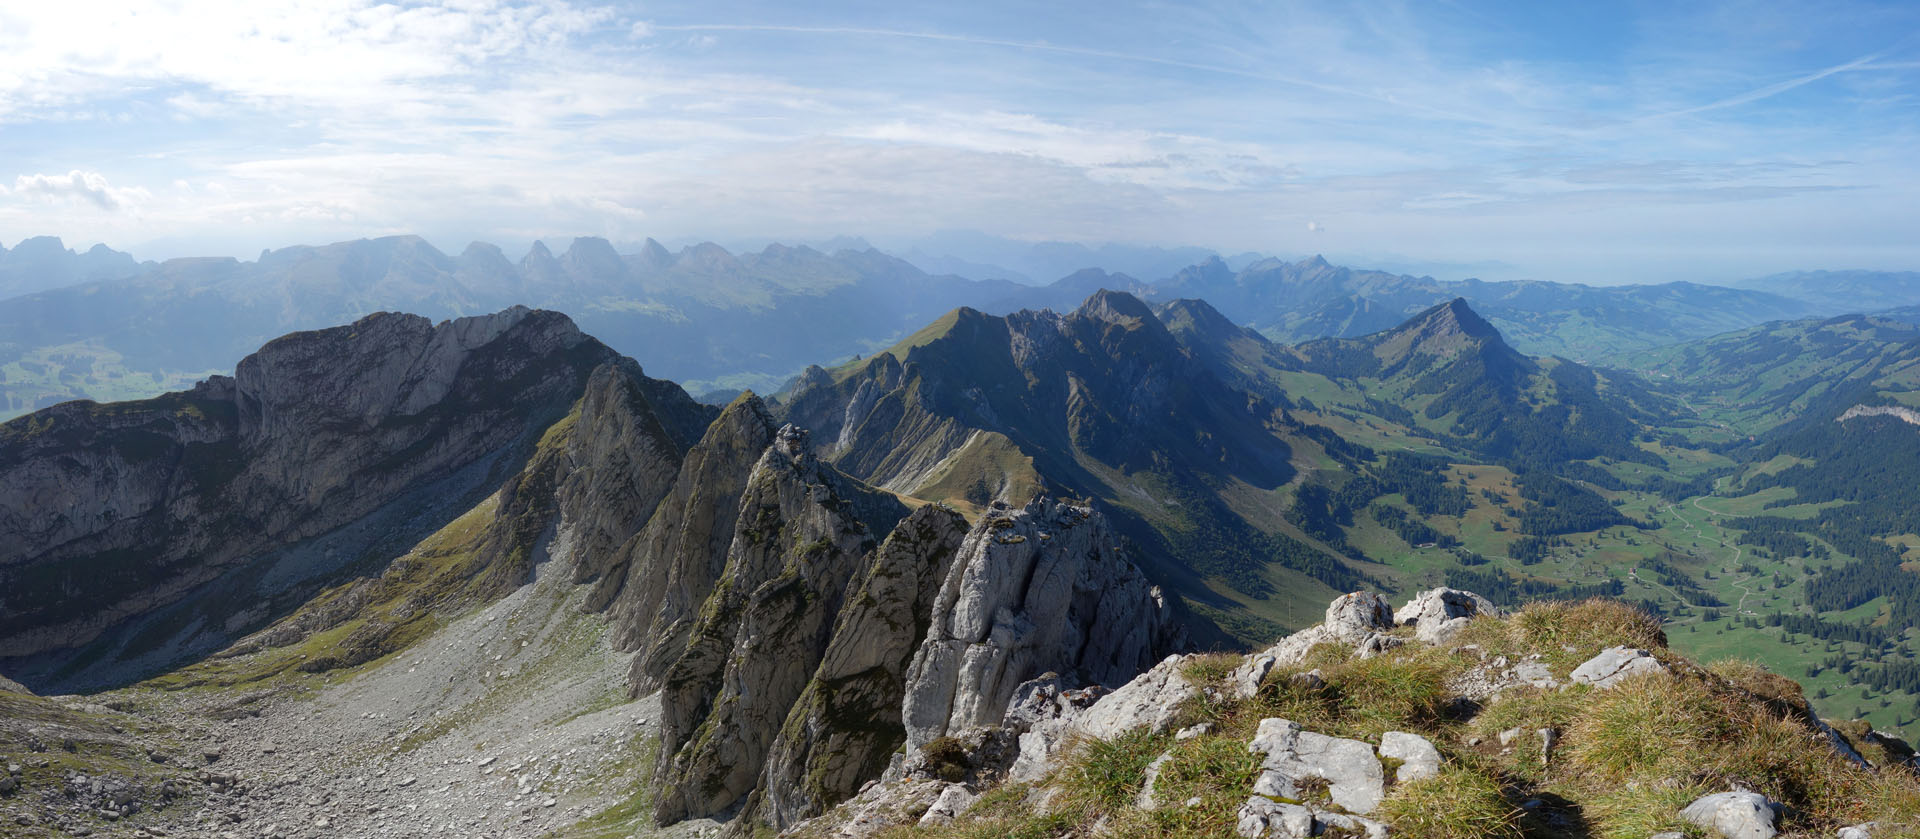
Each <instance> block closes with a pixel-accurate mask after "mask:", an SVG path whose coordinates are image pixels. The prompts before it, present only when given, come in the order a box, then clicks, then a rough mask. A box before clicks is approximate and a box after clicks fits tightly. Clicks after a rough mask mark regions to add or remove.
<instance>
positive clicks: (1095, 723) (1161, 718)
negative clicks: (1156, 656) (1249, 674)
mask: <svg viewBox="0 0 1920 839" xmlns="http://www.w3.org/2000/svg"><path fill="white" fill-rule="evenodd" d="M1186 665H1187V657H1186V656H1181V655H1171V656H1167V657H1166V659H1165V660H1163V661H1161V662H1160V663H1159V664H1156V665H1154V667H1153V669H1152V670H1148V671H1147V672H1145V673H1142V674H1140V675H1139V676H1138V677H1137V678H1135V679H1134V680H1133V681H1130V682H1128V683H1126V684H1125V685H1122V686H1120V688H1119V689H1117V690H1115V691H1113V692H1112V693H1109V694H1107V695H1105V696H1102V697H1100V699H1099V700H1098V701H1096V702H1094V703H1093V707H1091V708H1088V709H1087V710H1086V711H1085V712H1084V713H1082V714H1080V715H1079V716H1078V717H1076V718H1075V720H1074V727H1075V728H1076V729H1078V730H1079V731H1081V732H1082V733H1085V734H1087V735H1090V736H1093V737H1098V738H1100V739H1102V740H1112V739H1113V738H1115V737H1118V736H1120V735H1121V734H1124V733H1126V732H1128V731H1131V730H1133V729H1136V728H1144V729H1146V730H1148V731H1151V732H1153V733H1154V734H1159V733H1161V732H1164V731H1166V730H1167V729H1168V728H1170V727H1172V725H1173V722H1174V720H1175V719H1176V718H1177V717H1178V716H1179V713H1180V706H1181V704H1182V703H1185V702H1186V701H1187V700H1188V699H1191V698H1193V697H1196V696H1199V695H1200V689H1199V688H1197V687H1194V686H1193V685H1191V684H1189V683H1188V682H1187V679H1186V676H1185V675H1184V674H1183V672H1182V671H1183V670H1184V669H1185V668H1186Z"/></svg>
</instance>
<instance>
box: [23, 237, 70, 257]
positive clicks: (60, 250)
mask: <svg viewBox="0 0 1920 839" xmlns="http://www.w3.org/2000/svg"><path fill="white" fill-rule="evenodd" d="M13 252H14V253H16V254H20V253H30V254H31V253H41V254H65V253H67V244H66V243H65V242H63V241H61V240H60V237H58V236H33V237H30V238H26V239H21V240H20V244H17V245H14V246H13Z"/></svg>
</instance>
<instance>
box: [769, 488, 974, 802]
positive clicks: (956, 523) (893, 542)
mask: <svg viewBox="0 0 1920 839" xmlns="http://www.w3.org/2000/svg"><path fill="white" fill-rule="evenodd" d="M966 533H967V523H966V520H965V519H963V518H961V517H960V515H959V514H958V513H955V512H953V511H952V510H949V509H944V508H941V507H937V506H931V505H930V506H926V507H922V508H920V509H919V510H916V511H914V513H913V515H911V516H908V517H907V518H906V519H904V520H902V521H901V522H900V524H899V525H898V526H896V527H895V528H894V529H893V533H892V534H890V535H888V536H887V541H886V542H885V543H884V544H882V545H881V546H880V548H879V550H878V551H876V552H874V554H873V556H872V557H871V558H870V559H868V560H867V562H866V570H865V571H864V572H863V573H862V575H861V576H860V577H859V578H858V579H856V580H855V581H854V584H853V585H854V587H853V588H852V590H851V591H852V593H851V594H850V595H849V597H848V600H847V604H846V606H845V607H843V608H842V609H841V610H840V616H839V618H838V619H837V620H835V621H834V629H833V639H832V641H831V642H830V643H829V644H828V646H827V652H826V655H825V656H824V657H822V658H821V660H820V666H819V667H818V668H817V669H815V670H814V673H813V679H812V681H810V682H808V684H807V688H806V691H805V692H804V693H802V695H801V697H800V699H799V701H797V702H795V703H794V705H793V709H792V710H791V711H790V712H789V713H788V714H787V719H786V723H785V725H783V726H781V728H780V736H779V739H777V740H776V741H775V742H774V745H773V749H772V750H771V751H770V752H769V754H768V759H767V762H766V771H765V772H764V773H762V775H761V779H760V786H759V788H758V789H757V790H756V791H755V794H754V798H753V799H752V800H751V801H750V802H749V803H748V806H747V808H746V812H745V813H744V815H743V818H744V819H745V820H746V821H748V822H749V823H760V824H767V825H770V826H772V827H776V828H780V829H785V828H787V827H791V826H792V825H794V824H796V823H798V822H800V821H801V820H803V819H809V818H812V817H814V816H817V815H820V814H821V813H823V812H825V811H826V809H827V808H828V807H830V806H832V805H834V804H838V803H839V802H841V801H844V800H846V799H848V798H852V797H853V796H854V794H855V793H857V792H859V791H860V786H861V785H862V784H864V783H866V782H867V781H870V780H873V779H874V778H877V777H879V776H880V774H881V772H882V771H883V770H885V769H886V767H887V762H888V761H889V760H890V759H891V758H892V757H893V755H894V753H895V750H896V749H898V748H899V747H900V745H901V744H902V743H904V742H905V741H906V728H905V726H903V725H902V724H901V719H900V703H901V700H902V699H903V698H904V697H905V691H906V683H905V677H906V670H907V666H908V665H909V663H911V661H912V658H913V653H914V650H915V649H916V648H917V647H918V646H919V643H920V640H921V638H922V637H923V636H924V635H925V634H926V630H927V626H928V624H929V623H931V621H932V616H933V615H932V613H933V601H934V597H935V595H936V594H937V593H938V592H939V590H940V584H941V582H942V581H943V580H945V579H946V575H947V570H948V568H949V567H950V566H951V564H952V561H953V557H954V555H955V553H956V552H957V551H958V550H959V548H960V543H961V540H962V539H963V538H964V537H965V536H966Z"/></svg>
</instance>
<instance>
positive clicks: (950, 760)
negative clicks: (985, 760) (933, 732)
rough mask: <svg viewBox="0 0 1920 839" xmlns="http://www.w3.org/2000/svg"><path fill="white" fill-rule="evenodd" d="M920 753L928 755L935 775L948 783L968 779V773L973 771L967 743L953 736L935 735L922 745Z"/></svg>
mask: <svg viewBox="0 0 1920 839" xmlns="http://www.w3.org/2000/svg"><path fill="white" fill-rule="evenodd" d="M920 753H921V754H923V755H926V757H927V767H928V769H929V770H931V771H932V772H933V776H934V777H936V778H939V779H940V780H942V781H946V782H947V783H959V782H960V781H963V780H966V777H967V773H968V772H971V771H973V761H971V760H969V759H968V758H967V747H966V745H965V744H964V743H961V742H960V741H959V740H956V739H954V738H952V737H935V738H933V739H932V740H929V741H927V744H926V745H924V746H921V747H920Z"/></svg>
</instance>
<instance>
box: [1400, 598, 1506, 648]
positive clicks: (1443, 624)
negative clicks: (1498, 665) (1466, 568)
mask: <svg viewBox="0 0 1920 839" xmlns="http://www.w3.org/2000/svg"><path fill="white" fill-rule="evenodd" d="M1482 616H1484V617H1491V618H1497V617H1500V609H1499V607H1497V606H1495V605H1493V601H1491V600H1488V599H1486V598H1484V597H1481V596H1480V595H1478V594H1474V593H1473V592H1470V591H1461V590H1459V589H1452V588H1446V587H1441V588H1436V589H1431V590H1428V591H1423V592H1421V593H1419V594H1418V595H1415V596H1414V598H1413V599H1412V600H1409V601H1407V605H1405V606H1401V607H1400V611H1398V612H1395V613H1394V620H1395V621H1397V622H1398V623H1399V624H1400V625H1401V626H1411V627H1413V628H1414V637H1415V638H1417V639H1419V640H1420V641H1423V642H1425V643H1428V644H1444V643H1447V642H1448V641H1450V640H1452V639H1453V636H1454V635H1457V634H1459V632H1460V630H1462V629H1465V628H1466V626H1467V623H1468V622H1470V621H1472V620H1473V619H1474V618H1477V617H1482Z"/></svg>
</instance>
